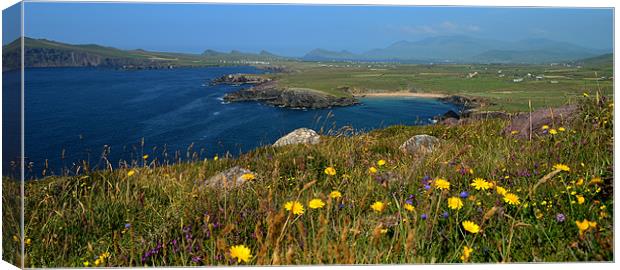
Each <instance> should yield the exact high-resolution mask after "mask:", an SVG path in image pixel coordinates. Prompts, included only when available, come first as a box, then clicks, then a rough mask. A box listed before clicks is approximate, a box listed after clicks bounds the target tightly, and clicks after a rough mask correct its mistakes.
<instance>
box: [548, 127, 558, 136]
mask: <svg viewBox="0 0 620 270" xmlns="http://www.w3.org/2000/svg"><path fill="white" fill-rule="evenodd" d="M549 134H551V135H555V134H558V131H557V130H555V128H552V129H550V130H549Z"/></svg>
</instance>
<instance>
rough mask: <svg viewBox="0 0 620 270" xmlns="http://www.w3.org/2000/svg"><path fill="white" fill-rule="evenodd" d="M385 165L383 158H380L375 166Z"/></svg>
mask: <svg viewBox="0 0 620 270" xmlns="http://www.w3.org/2000/svg"><path fill="white" fill-rule="evenodd" d="M383 165H385V160H383V159H380V160H379V161H377V166H383Z"/></svg>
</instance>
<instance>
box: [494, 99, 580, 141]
mask: <svg viewBox="0 0 620 270" xmlns="http://www.w3.org/2000/svg"><path fill="white" fill-rule="evenodd" d="M577 111H578V107H577V105H565V106H561V107H557V108H547V109H540V110H536V111H533V112H532V114H531V122H532V132H533V134H538V135H542V134H544V133H545V132H547V131H546V130H543V129H542V126H544V125H547V126H549V127H550V128H554V127H556V128H557V127H559V126H562V125H564V124H565V123H567V122H569V121H571V120H572V119H574V118H575V117H576V116H577ZM502 133H503V134H505V135H510V134H514V136H516V137H519V138H529V136H530V114H529V113H520V114H518V115H516V116H515V117H513V118H512V120H511V121H510V124H509V125H508V126H506V127H505V128H504V130H503V131H502Z"/></svg>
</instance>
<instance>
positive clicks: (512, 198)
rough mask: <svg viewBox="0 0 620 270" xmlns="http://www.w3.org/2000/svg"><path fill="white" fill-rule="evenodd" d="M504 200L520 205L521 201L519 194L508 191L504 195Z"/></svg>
mask: <svg viewBox="0 0 620 270" xmlns="http://www.w3.org/2000/svg"><path fill="white" fill-rule="evenodd" d="M504 202H506V203H508V204H511V205H519V204H520V203H521V202H520V201H519V196H517V195H516V194H513V193H506V195H504Z"/></svg>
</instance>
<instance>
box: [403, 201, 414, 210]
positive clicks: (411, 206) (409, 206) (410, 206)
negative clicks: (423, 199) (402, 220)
mask: <svg viewBox="0 0 620 270" xmlns="http://www.w3.org/2000/svg"><path fill="white" fill-rule="evenodd" d="M405 210H407V211H409V212H413V210H415V207H413V205H411V204H408V203H406V204H405Z"/></svg>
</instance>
